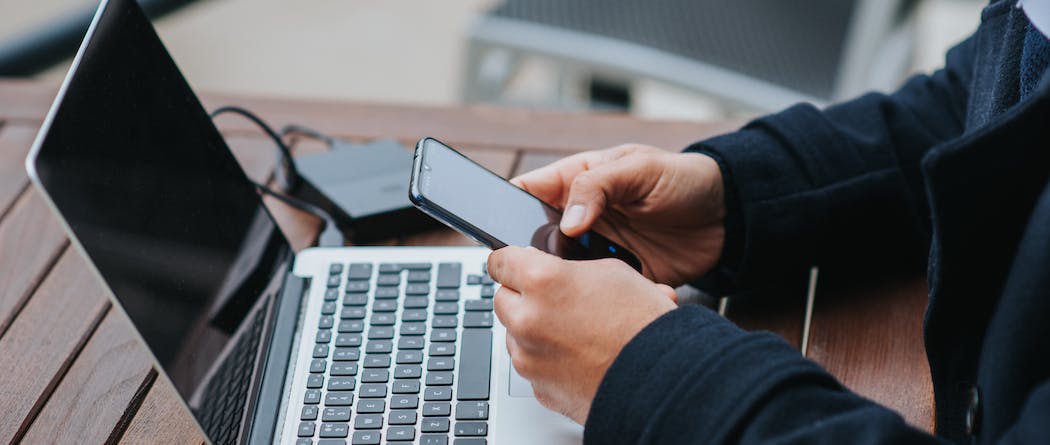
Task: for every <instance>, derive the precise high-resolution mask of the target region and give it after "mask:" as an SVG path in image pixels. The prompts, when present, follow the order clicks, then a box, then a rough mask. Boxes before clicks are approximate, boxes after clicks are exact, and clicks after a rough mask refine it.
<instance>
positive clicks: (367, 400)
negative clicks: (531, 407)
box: [296, 263, 495, 445]
mask: <svg viewBox="0 0 1050 445" xmlns="http://www.w3.org/2000/svg"><path fill="white" fill-rule="evenodd" d="M462 268H463V267H462V265H461V264H460V263H439V264H431V263H396V264H395V263H382V264H378V265H375V264H369V263H351V264H341V263H333V264H331V266H330V267H329V275H328V280H327V283H326V285H327V289H326V291H325V298H324V300H325V301H324V305H323V306H322V310H321V318H320V320H319V324H318V325H319V329H318V330H317V332H316V334H314V335H315V336H314V339H315V343H314V346H313V353H312V357H313V359H312V361H311V363H310V369H309V371H310V375H309V377H308V380H307V385H306V386H307V389H306V392H305V393H304V394H303V395H302V399H301V400H302V410H301V412H300V423H299V427H298V436H299V438H298V441H297V442H296V444H297V445H312V444H317V445H339V444H344V445H345V444H348V443H349V444H352V445H373V444H380V443H391V444H396V443H404V444H407V443H418V444H421V445H449V444H452V445H483V444H486V443H487V441H486V436H487V435H488V417H489V416H488V414H489V402H488V400H489V387H490V381H491V373H492V371H491V370H492V325H493V322H494V315H493V313H492V296H493V294H494V293H495V292H494V283H493V282H492V279H491V278H490V277H489V276H488V275H487V274H485V272H484V270H481V271H477V272H478V273H476V274H468V275H467V278H466V280H465V281H466V286H467V287H480V292H479V294H480V296H481V298H471V299H462V298H461V290H463V289H462V283H463V282H464V280H463V270H462ZM482 269H484V268H482ZM373 282H374V283H375V285H374V286H373V285H372V283H373ZM471 294H474V293H473V292H471ZM458 328H462V329H458Z"/></svg>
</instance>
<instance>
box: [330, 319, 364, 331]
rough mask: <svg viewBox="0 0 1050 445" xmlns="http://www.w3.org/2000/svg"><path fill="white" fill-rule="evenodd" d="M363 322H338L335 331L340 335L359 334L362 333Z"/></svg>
mask: <svg viewBox="0 0 1050 445" xmlns="http://www.w3.org/2000/svg"><path fill="white" fill-rule="evenodd" d="M364 330H365V322H364V321H362V320H343V321H340V322H339V326H337V327H336V331H338V332H339V333H340V334H359V333H361V332H364Z"/></svg>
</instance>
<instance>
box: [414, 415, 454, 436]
mask: <svg viewBox="0 0 1050 445" xmlns="http://www.w3.org/2000/svg"><path fill="white" fill-rule="evenodd" d="M448 426H449V420H448V418H442V417H431V418H427V419H423V423H422V424H420V429H421V430H422V431H423V432H424V433H447V432H448Z"/></svg>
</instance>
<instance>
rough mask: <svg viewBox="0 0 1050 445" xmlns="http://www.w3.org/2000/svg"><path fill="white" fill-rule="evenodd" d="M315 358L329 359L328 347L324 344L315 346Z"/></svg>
mask: <svg viewBox="0 0 1050 445" xmlns="http://www.w3.org/2000/svg"><path fill="white" fill-rule="evenodd" d="M313 356H314V358H327V357H328V345H326V344H323V343H322V344H319V345H314V354H313ZM321 372H324V371H321Z"/></svg>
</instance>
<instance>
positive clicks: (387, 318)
mask: <svg viewBox="0 0 1050 445" xmlns="http://www.w3.org/2000/svg"><path fill="white" fill-rule="evenodd" d="M396 321H397V315H394V314H388V313H375V314H372V326H393V325H394V322H396Z"/></svg>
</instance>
